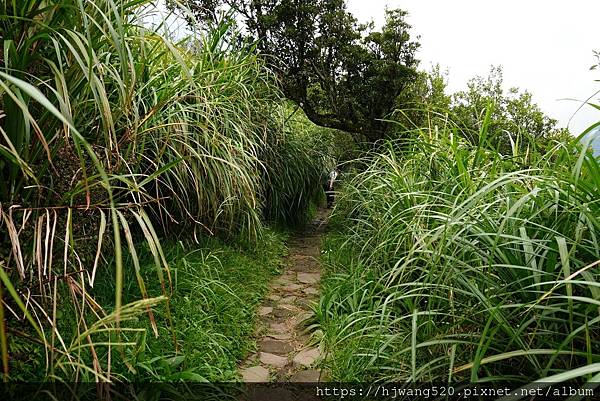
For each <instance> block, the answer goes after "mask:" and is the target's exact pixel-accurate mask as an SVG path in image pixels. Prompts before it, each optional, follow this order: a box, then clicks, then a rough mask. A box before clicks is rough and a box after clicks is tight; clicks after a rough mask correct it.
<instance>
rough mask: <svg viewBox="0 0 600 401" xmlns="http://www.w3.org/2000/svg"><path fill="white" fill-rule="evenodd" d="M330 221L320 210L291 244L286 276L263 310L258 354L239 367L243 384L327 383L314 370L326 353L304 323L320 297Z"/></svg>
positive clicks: (275, 285)
mask: <svg viewBox="0 0 600 401" xmlns="http://www.w3.org/2000/svg"><path fill="white" fill-rule="evenodd" d="M328 216H329V211H328V210H327V209H319V210H318V212H317V216H316V218H315V219H314V220H313V221H312V222H311V223H310V224H308V225H307V227H305V228H304V230H302V231H300V232H298V233H296V234H295V235H294V236H293V237H292V238H291V239H290V241H289V243H288V245H289V254H288V256H287V257H286V259H287V261H286V267H285V270H284V271H283V273H282V274H281V275H280V276H278V277H277V278H276V279H274V280H273V282H271V284H270V286H269V293H268V295H267V296H266V298H265V301H264V302H263V304H262V305H261V306H260V307H259V309H258V314H259V323H258V327H257V328H256V332H255V337H256V342H257V345H258V350H257V352H256V353H254V354H252V355H250V356H249V357H248V358H247V359H246V360H245V361H244V362H243V363H242V364H241V365H240V372H241V374H242V377H243V381H244V382H249V383H250V382H319V381H324V380H325V375H324V372H321V371H320V370H318V369H316V368H315V367H314V366H315V364H316V363H317V362H318V361H319V360H320V359H321V357H322V350H320V349H319V348H318V347H317V346H315V345H313V344H311V343H310V335H309V334H308V333H307V332H306V327H305V325H304V324H303V323H304V321H305V320H306V319H307V318H309V317H311V316H312V313H311V312H310V305H311V304H312V303H314V302H317V301H318V297H319V281H320V280H321V264H320V261H319V257H320V254H321V247H320V246H321V235H322V233H323V231H324V229H325V225H326V223H327V219H328Z"/></svg>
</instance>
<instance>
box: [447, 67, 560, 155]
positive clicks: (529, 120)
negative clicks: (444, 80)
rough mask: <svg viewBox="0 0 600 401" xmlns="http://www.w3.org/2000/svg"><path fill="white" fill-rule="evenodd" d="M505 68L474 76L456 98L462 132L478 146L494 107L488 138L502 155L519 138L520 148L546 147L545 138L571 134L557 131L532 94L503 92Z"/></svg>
mask: <svg viewBox="0 0 600 401" xmlns="http://www.w3.org/2000/svg"><path fill="white" fill-rule="evenodd" d="M502 86H503V78H502V68H501V67H492V68H491V70H490V74H489V76H488V77H487V78H483V77H475V78H473V79H472V80H470V81H469V83H468V84H467V90H465V91H461V92H458V93H456V94H455V95H454V96H453V102H452V112H453V114H454V115H455V117H454V119H455V120H456V121H457V122H459V123H460V125H461V128H462V130H463V132H466V133H468V135H469V138H470V140H472V141H474V142H475V143H476V141H477V139H478V137H479V127H481V126H482V125H483V124H484V120H485V119H486V111H487V110H488V109H490V108H491V114H490V116H489V117H488V118H489V121H487V122H486V123H485V124H486V126H487V139H488V141H489V142H490V143H491V144H492V145H493V146H495V148H496V149H498V150H499V151H500V152H502V153H505V154H506V153H508V152H509V151H510V149H511V142H514V141H515V138H516V137H517V136H520V137H521V138H522V139H523V140H522V142H521V145H525V146H526V145H528V144H533V143H535V144H536V145H538V146H545V143H546V142H545V139H548V138H549V139H552V138H554V137H557V136H558V137H563V138H564V137H566V136H568V132H566V130H561V129H558V128H556V123H557V121H556V120H554V119H552V118H549V117H548V116H546V115H545V114H544V113H543V112H542V111H541V110H540V108H539V106H538V105H537V104H535V103H533V101H532V96H531V93H529V92H527V91H524V92H520V91H519V89H518V88H511V89H510V90H509V91H508V93H505V92H504V89H503V87H502Z"/></svg>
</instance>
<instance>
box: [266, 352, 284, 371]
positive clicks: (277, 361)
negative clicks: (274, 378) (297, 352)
mask: <svg viewBox="0 0 600 401" xmlns="http://www.w3.org/2000/svg"><path fill="white" fill-rule="evenodd" d="M260 361H261V362H262V363H264V364H265V365H270V366H274V367H276V368H283V367H284V366H285V365H287V364H288V359H287V358H286V357H284V356H279V355H275V354H270V353H268V352H261V353H260Z"/></svg>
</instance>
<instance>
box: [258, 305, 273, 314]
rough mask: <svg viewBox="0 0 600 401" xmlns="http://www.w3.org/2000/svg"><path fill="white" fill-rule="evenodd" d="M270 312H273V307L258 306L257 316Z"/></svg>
mask: <svg viewBox="0 0 600 401" xmlns="http://www.w3.org/2000/svg"><path fill="white" fill-rule="evenodd" d="M271 312H273V308H272V307H270V306H261V307H260V308H258V316H266V315H268V314H269V313H271Z"/></svg>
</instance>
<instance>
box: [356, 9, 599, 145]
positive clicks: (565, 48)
mask: <svg viewBox="0 0 600 401" xmlns="http://www.w3.org/2000/svg"><path fill="white" fill-rule="evenodd" d="M386 5H387V6H388V7H389V8H402V9H404V10H406V11H408V12H409V16H408V18H407V21H408V23H409V24H411V25H412V26H413V30H412V32H413V35H420V36H421V39H420V40H419V42H420V43H421V49H420V51H419V53H418V56H417V57H418V58H419V59H420V60H421V68H423V69H426V70H429V69H430V66H431V65H432V64H437V63H439V64H440V66H441V67H442V70H446V69H447V70H448V71H449V74H448V89H449V91H450V92H455V91H458V90H462V89H464V88H466V82H467V81H468V80H469V79H470V78H472V77H474V76H475V75H482V76H487V74H488V72H489V68H490V65H502V66H503V70H504V83H505V85H506V87H507V88H508V87H512V86H517V87H519V88H520V89H527V90H528V91H529V92H531V93H532V94H533V99H534V101H535V102H536V103H538V104H539V105H540V107H541V108H542V110H543V111H544V112H546V113H547V114H548V115H549V116H551V117H552V118H555V119H557V120H559V123H560V125H561V126H567V123H569V119H570V118H571V117H572V116H573V113H574V112H575V110H576V109H577V108H578V107H579V106H580V103H577V102H573V101H569V100H560V99H565V98H575V99H579V100H581V101H583V100H586V99H587V98H588V97H590V96H592V95H593V94H594V93H595V92H596V91H597V90H600V84H599V83H598V82H594V80H598V79H600V71H598V70H596V71H589V67H590V66H591V65H592V64H594V61H595V58H594V57H593V53H592V51H593V50H600V35H599V36H596V35H598V31H599V30H600V29H599V27H598V17H600V1H597V0H570V1H567V0H560V1H559V0H545V1H543V0H503V1H494V2H491V1H474V0H471V1H470V0H451V1H450V0H437V1H436V0H348V9H349V11H350V12H352V13H353V14H354V16H355V17H356V18H358V20H359V21H361V22H367V21H369V20H373V21H374V22H375V24H376V26H377V27H380V26H381V25H382V24H383V22H384V9H385V6H386ZM599 97H600V95H595V96H594V97H593V100H594V101H595V102H596V103H598V98H599ZM598 120H600V111H597V110H594V109H593V108H591V107H589V106H585V107H584V108H583V109H582V110H580V111H579V112H578V113H577V114H576V115H575V116H574V117H573V118H572V120H571V122H570V123H569V128H570V129H571V132H572V133H573V134H579V133H581V131H583V130H584V129H585V128H587V127H588V126H589V125H591V124H592V123H594V122H596V121H598Z"/></svg>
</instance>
